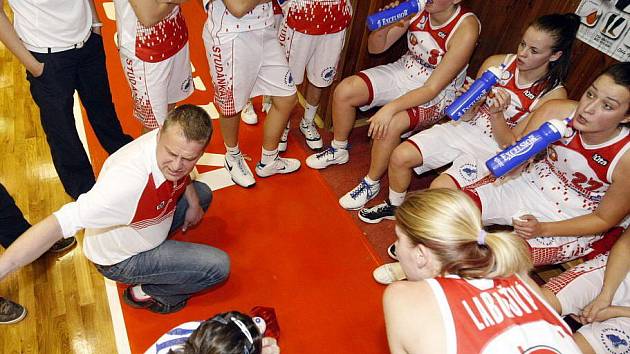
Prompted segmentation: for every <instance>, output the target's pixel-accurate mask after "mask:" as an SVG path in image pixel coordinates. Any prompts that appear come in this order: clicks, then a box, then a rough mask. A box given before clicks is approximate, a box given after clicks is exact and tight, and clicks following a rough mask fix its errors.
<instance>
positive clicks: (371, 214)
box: [359, 200, 396, 224]
mask: <svg viewBox="0 0 630 354" xmlns="http://www.w3.org/2000/svg"><path fill="white" fill-rule="evenodd" d="M395 211H396V207H395V206H393V205H391V204H389V200H386V201H385V202H384V203H381V204H378V205H375V206H373V207H371V208H363V209H361V210H359V219H361V221H363V222H366V223H368V224H376V223H379V222H381V220H383V219H387V220H396V218H395V217H394V212H395Z"/></svg>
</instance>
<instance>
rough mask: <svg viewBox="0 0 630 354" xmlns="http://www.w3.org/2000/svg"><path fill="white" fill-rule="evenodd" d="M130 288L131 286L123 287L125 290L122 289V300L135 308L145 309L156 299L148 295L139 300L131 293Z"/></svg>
mask: <svg viewBox="0 0 630 354" xmlns="http://www.w3.org/2000/svg"><path fill="white" fill-rule="evenodd" d="M131 288H133V285H132V286H129V287H127V289H125V291H123V296H122V298H123V301H124V302H125V304H127V305H129V306H131V307H133V308H136V309H146V308H148V307H149V306H151V305H153V304H154V303H155V302H156V301H155V299H154V298H152V297H150V298H148V299H145V300H140V299H136V298H135V297H134V296H133V294H132V293H131Z"/></svg>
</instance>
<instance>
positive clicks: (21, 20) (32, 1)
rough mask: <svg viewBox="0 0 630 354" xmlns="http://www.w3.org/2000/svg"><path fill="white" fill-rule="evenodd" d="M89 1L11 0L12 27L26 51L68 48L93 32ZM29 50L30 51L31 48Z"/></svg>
mask: <svg viewBox="0 0 630 354" xmlns="http://www.w3.org/2000/svg"><path fill="white" fill-rule="evenodd" d="M88 1H89V0H9V5H10V6H11V9H13V26H14V27H15V31H16V32H17V34H18V36H19V37H20V39H21V40H22V42H24V44H25V45H26V47H27V49H32V48H50V47H52V48H65V47H71V46H74V45H76V44H78V43H82V42H84V41H85V40H86V39H87V38H88V37H89V35H90V32H91V30H92V9H91V8H90V5H89V2H88ZM29 47H30V48H29Z"/></svg>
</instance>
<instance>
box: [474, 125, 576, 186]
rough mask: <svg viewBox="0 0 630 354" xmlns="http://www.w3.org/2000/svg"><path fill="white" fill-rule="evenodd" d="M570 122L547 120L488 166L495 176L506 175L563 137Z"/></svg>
mask: <svg viewBox="0 0 630 354" xmlns="http://www.w3.org/2000/svg"><path fill="white" fill-rule="evenodd" d="M570 122H571V118H565V119H562V120H560V119H552V120H550V121H548V122H545V123H544V124H543V125H541V126H540V128H538V129H536V130H534V131H533V132H531V133H529V134H527V135H525V136H524V137H522V138H521V139H520V140H519V141H517V142H516V143H515V144H514V145H512V146H510V147H508V148H506V149H505V150H503V151H501V152H500V153H498V154H497V155H496V156H494V157H493V158H491V159H489V160H488V161H486V167H488V170H490V172H491V173H492V174H493V175H494V176H495V177H501V176H503V175H505V174H506V173H508V172H510V171H512V170H513V169H515V168H516V167H518V166H520V165H521V164H523V163H524V162H525V161H527V160H529V159H530V158H532V157H534V156H535V155H536V154H538V153H539V152H541V151H543V150H544V149H545V148H547V146H549V145H550V144H551V143H554V142H556V141H558V140H560V139H562V137H564V136H565V134H566V133H567V129H568V126H569V123H570Z"/></svg>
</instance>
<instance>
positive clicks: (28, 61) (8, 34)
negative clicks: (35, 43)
mask: <svg viewBox="0 0 630 354" xmlns="http://www.w3.org/2000/svg"><path fill="white" fill-rule="evenodd" d="M0 41H1V42H2V43H3V44H4V45H5V46H6V47H7V48H8V49H9V51H10V52H11V53H13V55H15V56H16V57H17V58H18V60H19V61H20V63H22V64H23V65H24V66H25V67H26V70H28V71H29V72H30V73H31V74H33V76H35V77H37V76H40V75H41V74H42V73H43V72H44V63H40V62H39V61H38V60H37V59H35V57H34V56H33V55H32V54H31V52H29V51H28V50H27V49H26V48H25V47H24V44H22V41H21V40H20V37H18V34H17V33H16V32H15V28H13V25H12V24H11V21H9V17H8V16H7V14H6V13H5V12H4V0H0Z"/></svg>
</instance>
